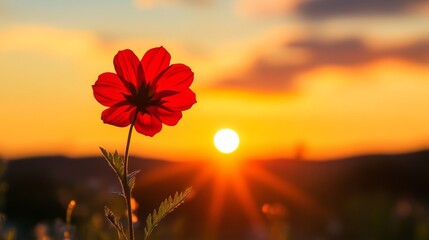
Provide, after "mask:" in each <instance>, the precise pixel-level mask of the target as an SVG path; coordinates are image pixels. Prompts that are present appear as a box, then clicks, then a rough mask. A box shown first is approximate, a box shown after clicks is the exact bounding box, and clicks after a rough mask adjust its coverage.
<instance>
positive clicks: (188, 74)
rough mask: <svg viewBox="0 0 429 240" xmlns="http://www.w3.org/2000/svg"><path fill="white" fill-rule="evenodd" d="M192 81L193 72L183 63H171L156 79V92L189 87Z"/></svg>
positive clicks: (180, 89)
mask: <svg viewBox="0 0 429 240" xmlns="http://www.w3.org/2000/svg"><path fill="white" fill-rule="evenodd" d="M192 81H194V73H193V72H192V70H191V69H190V68H189V67H188V66H186V65H184V64H173V65H171V66H170V67H169V68H168V69H167V70H166V71H165V72H164V73H163V74H162V75H161V76H160V77H159V79H157V80H156V87H155V88H156V92H161V91H165V90H170V91H176V92H181V91H183V90H185V89H187V88H189V87H190V86H191V84H192Z"/></svg>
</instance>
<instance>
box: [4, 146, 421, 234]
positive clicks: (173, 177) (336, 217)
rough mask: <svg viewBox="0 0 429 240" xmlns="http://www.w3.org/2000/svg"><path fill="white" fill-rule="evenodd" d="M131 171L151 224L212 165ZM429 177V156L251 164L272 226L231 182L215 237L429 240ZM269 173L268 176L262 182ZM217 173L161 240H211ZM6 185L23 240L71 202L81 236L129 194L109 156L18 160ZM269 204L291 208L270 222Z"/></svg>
mask: <svg viewBox="0 0 429 240" xmlns="http://www.w3.org/2000/svg"><path fill="white" fill-rule="evenodd" d="M130 167H131V169H141V170H142V172H141V173H140V174H139V175H138V178H137V183H136V187H135V194H134V195H135V198H136V199H137V201H138V202H139V204H140V208H139V210H138V212H137V213H138V216H139V218H140V219H141V220H143V221H144V219H145V218H146V216H147V214H148V212H149V211H151V210H152V209H153V208H155V207H157V205H158V204H159V203H160V202H161V201H162V200H163V199H164V198H165V197H166V196H168V195H170V194H173V193H174V192H175V191H177V190H183V189H185V188H186V187H187V186H191V185H194V184H195V179H196V178H197V177H198V176H199V174H200V173H202V171H203V170H204V169H205V168H207V166H205V164H202V163H178V162H167V161H158V160H147V159H137V158H134V159H131V166H130ZM252 169H257V170H258V171H260V172H259V173H255V172H257V171H252ZM261 171H262V172H261ZM428 171H429V151H420V152H415V153H409V154H399V155H369V156H359V157H353V158H347V159H341V160H335V161H318V162H315V161H293V160H281V159H279V160H272V161H252V162H248V163H247V164H246V166H243V169H242V173H243V176H244V179H245V182H246V183H247V184H248V189H249V191H250V194H251V196H252V198H253V200H254V203H255V206H256V207H257V210H258V215H259V216H260V217H261V218H262V219H263V226H262V228H259V227H255V225H254V224H252V221H250V220H249V215H248V214H246V211H244V210H243V209H244V208H243V206H242V205H243V202H242V201H240V200H239V197H237V196H238V195H237V194H236V193H234V188H232V187H231V186H232V185H234V183H228V182H227V192H226V194H225V202H224V208H223V213H222V214H221V215H220V216H221V220H220V223H219V224H220V225H219V230H218V231H216V236H213V238H212V239H269V235H270V231H274V230H272V229H273V228H274V227H273V226H277V225H275V224H278V223H280V224H283V225H280V226H284V227H282V228H281V229H283V230H282V231H284V232H285V234H287V235H288V236H289V238H290V239H293V240H301V239H303V240H304V239H305V240H307V239H356V240H358V239H359V240H361V239H389V240H392V239H398V240H399V239H401V240H403V239H429V220H428V219H429V214H428V208H429V175H428V174H427V172H428ZM153 173H158V174H153ZM266 173H268V177H267V176H265V178H264V177H260V176H262V175H263V174H266ZM255 174H256V175H255ZM258 174H259V175H258ZM160 176H161V177H160ZM214 176H215V175H210V176H209V178H208V179H207V181H206V182H205V183H204V184H202V185H200V186H195V187H194V190H195V191H194V193H195V194H193V197H192V198H191V199H189V201H187V202H186V204H184V205H183V206H181V207H180V208H179V209H177V210H176V212H175V213H173V214H171V216H168V218H167V219H166V221H165V222H163V223H162V224H161V226H159V229H158V230H157V233H155V235H154V239H209V237H208V236H207V231H206V229H207V222H208V221H209V219H210V206H211V202H212V201H213V200H216V199H218V198H219V196H216V195H213V191H214V189H213V188H214V187H213V186H214V185H213V182H214V178H215V177H214ZM255 176H256V177H255ZM257 176H259V178H258V177H257ZM267 179H268V180H267ZM6 181H7V183H8V185H9V190H8V192H7V196H6V201H7V203H6V208H5V211H4V212H5V213H6V215H7V216H8V219H9V222H10V223H11V224H13V225H14V226H16V227H17V228H18V230H19V234H20V235H19V236H21V239H31V229H32V227H33V226H34V225H36V224H37V223H40V222H46V223H49V224H52V223H53V222H54V220H55V219H64V218H65V216H64V215H65V209H66V206H67V204H68V202H69V201H70V200H71V199H75V200H76V202H77V207H76V211H75V214H74V222H75V224H76V227H77V229H78V230H81V231H78V233H79V234H82V231H83V230H85V229H86V227H84V226H86V225H88V224H90V222H91V221H92V220H91V219H92V218H91V216H94V215H100V214H103V206H104V205H106V204H107V205H109V206H110V205H112V204H113V205H118V206H119V209H120V199H119V197H115V196H114V195H112V194H111V192H115V191H119V185H118V184H117V183H116V178H115V176H114V175H113V172H112V171H111V169H110V168H109V167H108V165H107V164H106V163H105V162H104V159H102V158H101V157H94V158H78V159H70V158H66V157H37V158H28V159H17V160H13V161H10V162H9V163H8V167H7V171H6ZM264 204H271V205H268V206H281V207H283V208H284V209H285V213H283V214H281V216H277V217H278V218H276V217H274V218H273V216H267V215H264V214H263V212H262V210H261V209H262V206H264ZM103 221H104V220H103ZM141 227H143V226H141ZM270 229H271V230H270ZM140 230H141V228H140ZM85 231H91V229H86V230H85ZM94 231H95V230H94ZM424 231H426V232H427V233H426V235H425V233H424ZM212 234H213V233H212ZM86 236H87V235H86ZM425 237H427V238H425ZM99 239H102V238H99Z"/></svg>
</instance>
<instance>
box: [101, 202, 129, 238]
mask: <svg viewBox="0 0 429 240" xmlns="http://www.w3.org/2000/svg"><path fill="white" fill-rule="evenodd" d="M104 214H105V215H106V217H107V219H108V220H109V222H110V223H111V224H112V225H113V226H114V227H115V228H116V231H117V232H118V236H122V237H123V238H124V239H126V240H127V239H128V238H127V236H126V235H125V232H124V227H123V226H122V224H121V223H120V222H119V218H118V217H116V215H115V214H114V213H113V212H112V211H111V210H110V209H109V208H108V207H107V206H104Z"/></svg>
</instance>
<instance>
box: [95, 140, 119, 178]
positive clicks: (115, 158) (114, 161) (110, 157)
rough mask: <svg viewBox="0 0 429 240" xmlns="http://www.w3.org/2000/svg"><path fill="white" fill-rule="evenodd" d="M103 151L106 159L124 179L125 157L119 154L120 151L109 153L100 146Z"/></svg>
mask: <svg viewBox="0 0 429 240" xmlns="http://www.w3.org/2000/svg"><path fill="white" fill-rule="evenodd" d="M100 150H101V152H102V153H103V156H104V158H105V159H106V161H107V163H109V166H110V167H111V168H112V169H113V171H115V173H116V175H117V176H118V177H119V179H121V180H122V179H123V176H124V159H123V158H122V157H121V156H119V154H118V151H115V153H113V154H112V153H109V152H107V151H106V150H105V149H104V148H102V147H100Z"/></svg>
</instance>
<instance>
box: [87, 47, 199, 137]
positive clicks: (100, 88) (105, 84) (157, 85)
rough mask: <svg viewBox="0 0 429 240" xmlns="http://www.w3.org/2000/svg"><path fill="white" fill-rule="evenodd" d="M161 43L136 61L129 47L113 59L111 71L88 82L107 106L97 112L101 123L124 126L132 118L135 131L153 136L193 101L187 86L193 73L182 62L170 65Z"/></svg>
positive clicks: (192, 78) (95, 94) (173, 121)
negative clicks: (160, 45)
mask: <svg viewBox="0 0 429 240" xmlns="http://www.w3.org/2000/svg"><path fill="white" fill-rule="evenodd" d="M170 58H171V56H170V54H169V53H168V52H167V50H165V49H164V48H163V47H159V48H153V49H150V50H149V51H147V52H146V54H145V55H144V56H143V58H142V60H141V61H140V60H139V59H138V58H137V56H136V55H135V54H134V52H133V51H131V50H128V49H126V50H123V51H119V52H118V54H116V56H115V58H114V59H113V64H114V66H115V70H116V74H115V73H110V72H106V73H102V74H101V75H100V76H98V80H97V81H96V82H95V84H94V85H93V86H92V89H93V91H94V97H95V99H97V101H98V102H99V103H101V104H102V105H104V106H106V107H109V108H107V109H106V110H104V111H103V113H102V114H101V119H102V120H103V122H104V123H108V124H111V125H115V126H118V127H126V126H128V125H130V124H131V123H132V121H133V119H135V124H134V127H135V129H136V130H137V132H139V133H141V134H144V135H147V136H151V137H152V136H154V135H155V134H156V133H158V132H159V131H161V128H162V123H164V124H166V125H169V126H174V125H176V124H177V122H178V121H179V120H180V118H182V111H184V110H187V109H189V108H191V107H192V105H193V104H194V103H196V98H195V93H194V92H192V90H191V89H190V88H189V87H190V85H191V84H192V81H193V80H194V73H193V72H192V70H191V69H190V68H189V67H188V66H186V65H184V64H172V65H170Z"/></svg>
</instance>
